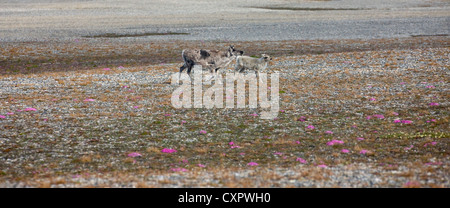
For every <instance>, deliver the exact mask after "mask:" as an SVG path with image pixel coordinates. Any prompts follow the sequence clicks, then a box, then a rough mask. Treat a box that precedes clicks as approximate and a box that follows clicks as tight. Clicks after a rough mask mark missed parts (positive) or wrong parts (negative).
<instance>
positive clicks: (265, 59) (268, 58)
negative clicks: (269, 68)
mask: <svg viewBox="0 0 450 208" xmlns="http://www.w3.org/2000/svg"><path fill="white" fill-rule="evenodd" d="M261 58H263V59H264V61H266V62H268V61H272V57H270V56H269V55H267V54H261Z"/></svg>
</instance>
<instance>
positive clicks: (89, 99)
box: [84, 98, 95, 102]
mask: <svg viewBox="0 0 450 208" xmlns="http://www.w3.org/2000/svg"><path fill="white" fill-rule="evenodd" d="M92 101H95V100H94V99H91V98H88V99H84V102H92Z"/></svg>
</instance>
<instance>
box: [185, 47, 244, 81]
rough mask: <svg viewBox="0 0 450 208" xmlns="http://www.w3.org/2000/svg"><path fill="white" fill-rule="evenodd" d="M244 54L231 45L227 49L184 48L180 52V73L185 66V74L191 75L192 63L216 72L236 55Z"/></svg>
mask: <svg viewBox="0 0 450 208" xmlns="http://www.w3.org/2000/svg"><path fill="white" fill-rule="evenodd" d="M242 54H244V52H243V51H240V50H236V49H235V48H234V46H233V45H231V46H230V47H229V48H228V50H227V51H219V50H204V49H185V50H183V52H182V53H181V56H182V57H183V60H184V64H183V66H181V67H180V75H181V72H183V70H184V69H186V68H187V74H188V75H189V76H190V75H191V70H192V68H193V67H194V65H196V64H199V65H201V66H202V69H203V70H209V71H210V73H211V74H212V73H214V72H215V73H216V75H217V73H218V71H219V69H220V68H223V67H226V66H227V65H228V64H230V63H231V61H233V59H234V58H236V56H238V55H242Z"/></svg>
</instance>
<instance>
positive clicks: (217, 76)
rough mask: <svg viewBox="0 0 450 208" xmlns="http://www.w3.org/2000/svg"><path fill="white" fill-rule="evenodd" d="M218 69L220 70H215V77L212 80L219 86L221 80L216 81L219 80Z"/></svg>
mask: <svg viewBox="0 0 450 208" xmlns="http://www.w3.org/2000/svg"><path fill="white" fill-rule="evenodd" d="M219 69H220V68H217V69H216V75H215V77H214V78H215V81H216V83H218V84H221V83H222V80H220V79H218V78H219V73H220V71H219Z"/></svg>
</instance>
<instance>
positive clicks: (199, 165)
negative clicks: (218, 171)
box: [197, 163, 206, 168]
mask: <svg viewBox="0 0 450 208" xmlns="http://www.w3.org/2000/svg"><path fill="white" fill-rule="evenodd" d="M197 166H198V167H201V168H204V167H206V165H203V164H200V163H199V164H197Z"/></svg>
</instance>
